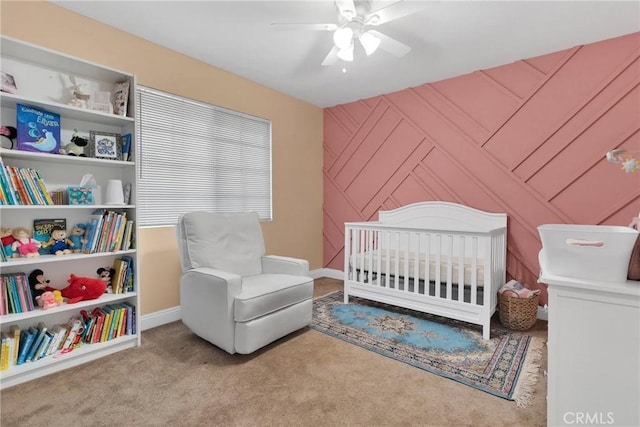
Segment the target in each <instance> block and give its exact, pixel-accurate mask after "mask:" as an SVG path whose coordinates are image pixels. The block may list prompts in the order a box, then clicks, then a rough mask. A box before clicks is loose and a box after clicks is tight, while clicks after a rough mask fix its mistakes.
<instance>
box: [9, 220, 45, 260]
mask: <svg viewBox="0 0 640 427" xmlns="http://www.w3.org/2000/svg"><path fill="white" fill-rule="evenodd" d="M11 235H12V236H13V238H14V239H15V242H13V243H12V244H11V249H12V250H13V251H18V253H19V254H20V255H21V256H23V257H27V258H31V257H35V256H40V254H39V253H38V247H39V246H40V242H38V241H37V240H36V239H34V238H32V237H31V232H30V231H29V230H28V229H26V228H24V227H16V228H14V229H13V231H12V232H11Z"/></svg>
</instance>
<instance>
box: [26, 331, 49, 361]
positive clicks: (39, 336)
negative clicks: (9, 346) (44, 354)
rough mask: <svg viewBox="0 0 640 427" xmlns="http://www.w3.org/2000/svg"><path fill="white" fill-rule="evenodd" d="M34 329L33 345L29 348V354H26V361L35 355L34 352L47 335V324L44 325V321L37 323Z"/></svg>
mask: <svg viewBox="0 0 640 427" xmlns="http://www.w3.org/2000/svg"><path fill="white" fill-rule="evenodd" d="M36 331H37V335H36V338H35V340H34V342H33V345H32V346H31V348H30V349H29V354H27V358H26V360H25V361H26V362H31V361H33V357H34V356H35V354H36V352H37V351H38V349H39V348H40V344H42V341H43V340H44V338H45V336H46V335H47V325H45V324H44V322H40V323H38V327H37V329H36Z"/></svg>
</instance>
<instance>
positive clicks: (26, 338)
mask: <svg viewBox="0 0 640 427" xmlns="http://www.w3.org/2000/svg"><path fill="white" fill-rule="evenodd" d="M37 334H38V331H37V330H36V328H35V327H33V326H31V327H30V328H29V329H26V330H24V331H22V332H21V334H20V335H21V338H20V351H19V352H18V365H22V364H23V363H24V362H25V361H26V359H27V355H28V354H29V351H30V350H31V346H32V345H33V341H34V339H35V338H36V335H37Z"/></svg>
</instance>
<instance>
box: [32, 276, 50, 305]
mask: <svg viewBox="0 0 640 427" xmlns="http://www.w3.org/2000/svg"><path fill="white" fill-rule="evenodd" d="M49 283H51V280H49V279H48V278H47V277H46V276H45V275H44V271H42V270H40V269H37V270H33V271H32V272H31V273H29V288H30V289H31V297H32V298H33V305H34V306H40V307H41V306H42V300H41V296H42V294H43V293H44V292H45V291H46V290H47V289H49Z"/></svg>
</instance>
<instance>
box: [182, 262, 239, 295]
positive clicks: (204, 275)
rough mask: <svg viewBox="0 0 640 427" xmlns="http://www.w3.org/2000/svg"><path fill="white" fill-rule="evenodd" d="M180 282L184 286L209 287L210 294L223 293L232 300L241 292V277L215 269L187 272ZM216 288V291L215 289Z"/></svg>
mask: <svg viewBox="0 0 640 427" xmlns="http://www.w3.org/2000/svg"><path fill="white" fill-rule="evenodd" d="M180 282H181V283H182V284H184V285H186V286H189V285H190V284H192V283H198V284H199V285H204V286H210V287H212V288H214V289H211V292H214V293H219V292H224V293H225V294H227V295H228V296H229V297H231V298H233V297H235V296H236V295H238V294H239V293H240V292H241V291H242V277H240V276H239V275H237V274H234V273H229V272H227V271H222V270H216V269H215V268H209V267H200V268H193V269H191V270H187V271H186V272H185V273H184V274H183V275H182V277H181V279H180ZM216 288H217V289H216Z"/></svg>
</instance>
